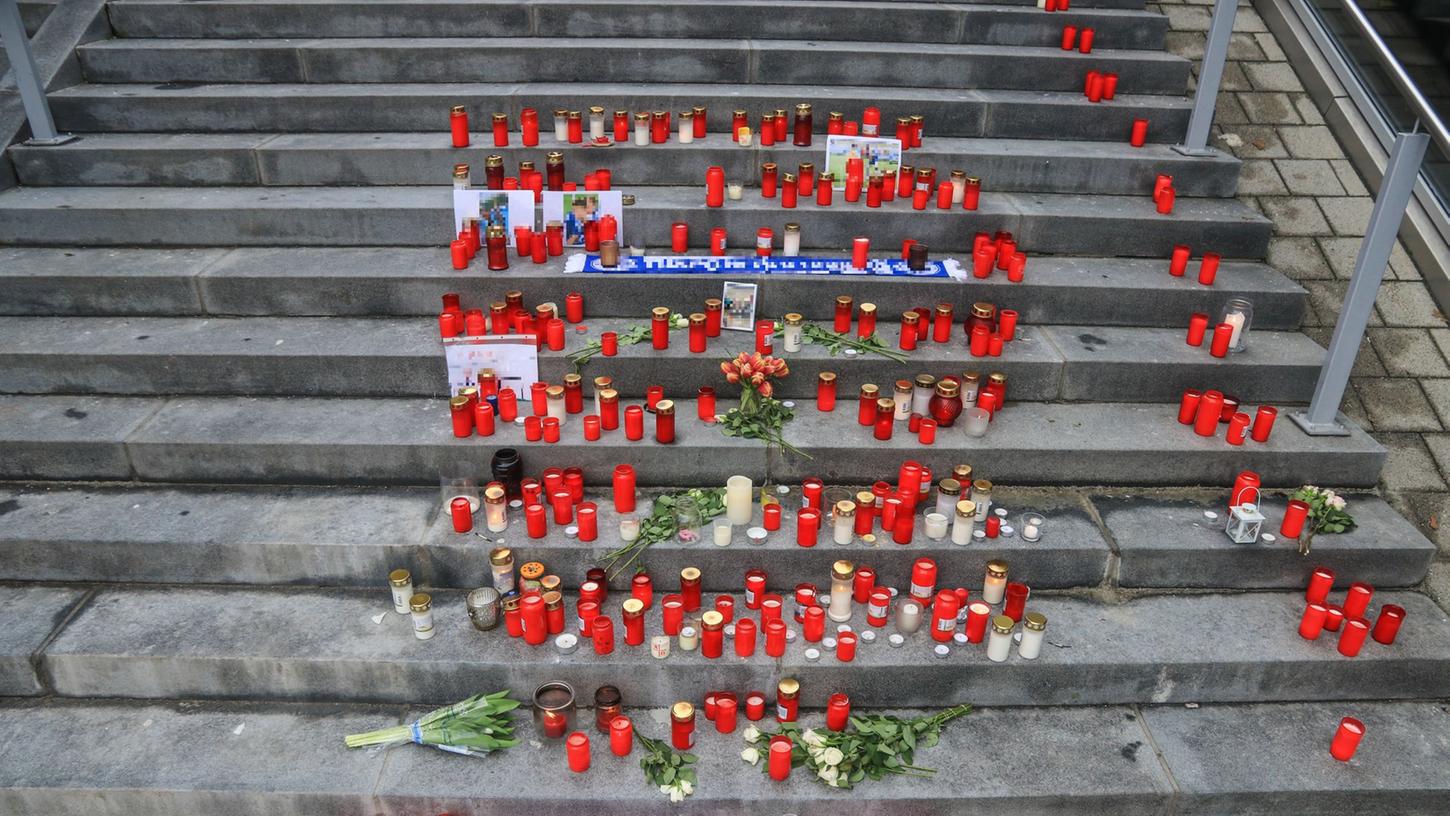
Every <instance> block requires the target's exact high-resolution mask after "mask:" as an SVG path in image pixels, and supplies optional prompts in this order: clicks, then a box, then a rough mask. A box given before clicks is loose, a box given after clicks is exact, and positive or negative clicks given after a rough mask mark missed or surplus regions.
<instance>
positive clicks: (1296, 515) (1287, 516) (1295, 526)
mask: <svg viewBox="0 0 1450 816" xmlns="http://www.w3.org/2000/svg"><path fill="white" fill-rule="evenodd" d="M1308 516H1309V504H1308V503H1307V502H1303V501H1300V500H1299V499H1290V500H1289V505H1288V506H1287V507H1285V508H1284V521H1283V522H1282V523H1281V524H1280V525H1279V535H1281V536H1283V537H1284V538H1298V537H1299V534H1300V533H1302V532H1304V520H1305V519H1306V518H1308ZM1316 574H1317V571H1316ZM1329 580H1330V582H1331V583H1332V582H1333V581H1334V578H1333V576H1332V575H1331V576H1330V579H1329ZM1324 592H1325V594H1326V595H1327V594H1328V593H1329V590H1328V588H1326V589H1325V590H1324Z"/></svg>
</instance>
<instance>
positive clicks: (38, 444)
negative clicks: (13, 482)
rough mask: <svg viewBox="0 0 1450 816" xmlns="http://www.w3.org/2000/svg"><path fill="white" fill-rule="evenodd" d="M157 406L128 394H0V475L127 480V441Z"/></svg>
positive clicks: (159, 402) (156, 403) (2, 476)
mask: <svg viewBox="0 0 1450 816" xmlns="http://www.w3.org/2000/svg"><path fill="white" fill-rule="evenodd" d="M161 405H162V401H161V400H153V399H139V398H129V397H115V398H109V399H108V398H104V397H89V396H64V397H14V396H0V420H3V421H0V478H6V479H29V478H43V479H129V478H131V477H132V475H133V471H132V470H131V462H130V459H129V457H128V456H127V455H126V451H125V447H124V442H125V439H126V437H127V436H128V435H129V434H130V433H132V432H133V431H134V430H135V429H136V428H137V427H138V426H140V425H141V424H142V423H143V422H144V421H145V420H146V418H147V417H149V416H151V415H152V414H153V413H155V411H156V410H157V409H158V408H160V407H161Z"/></svg>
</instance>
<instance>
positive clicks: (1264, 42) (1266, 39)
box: [1254, 31, 1288, 62]
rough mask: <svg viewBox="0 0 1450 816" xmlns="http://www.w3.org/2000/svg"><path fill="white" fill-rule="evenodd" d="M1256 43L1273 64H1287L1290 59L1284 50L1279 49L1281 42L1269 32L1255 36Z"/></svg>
mask: <svg viewBox="0 0 1450 816" xmlns="http://www.w3.org/2000/svg"><path fill="white" fill-rule="evenodd" d="M1254 42H1255V43H1256V44H1257V45H1258V46H1259V48H1261V49H1262V50H1263V52H1264V58H1265V59H1267V60H1269V61H1271V62H1285V61H1287V60H1288V57H1286V56H1285V55H1284V49H1282V48H1280V47H1279V41H1278V40H1276V39H1274V35H1273V34H1270V33H1269V32H1267V31H1265V32H1260V33H1257V34H1255V35H1254Z"/></svg>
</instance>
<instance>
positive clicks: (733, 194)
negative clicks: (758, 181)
mask: <svg viewBox="0 0 1450 816" xmlns="http://www.w3.org/2000/svg"><path fill="white" fill-rule="evenodd" d="M725 194H726V195H728V196H730V200H731V201H739V200H740V199H742V198H744V197H745V185H744V184H727V185H725Z"/></svg>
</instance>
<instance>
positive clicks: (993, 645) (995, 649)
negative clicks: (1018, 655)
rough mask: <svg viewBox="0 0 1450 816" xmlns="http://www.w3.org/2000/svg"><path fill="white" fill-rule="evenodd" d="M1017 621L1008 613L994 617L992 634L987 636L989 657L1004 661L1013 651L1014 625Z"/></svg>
mask: <svg viewBox="0 0 1450 816" xmlns="http://www.w3.org/2000/svg"><path fill="white" fill-rule="evenodd" d="M1013 625H1015V622H1014V621H1013V620H1012V619H1011V618H1009V617H1007V616H1006V615H998V616H997V617H995V618H993V619H992V634H990V635H988V636H987V659H988V660H990V661H992V662H993V663H1002V662H1004V661H1005V660H1006V659H1007V654H1008V653H1009V652H1011V651H1012V627H1013Z"/></svg>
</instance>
